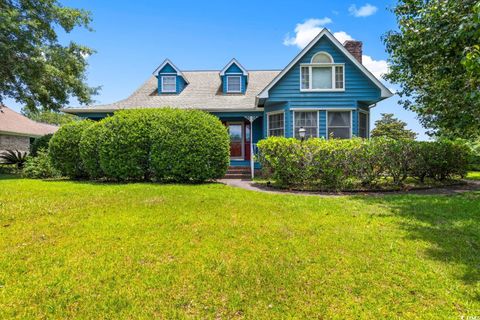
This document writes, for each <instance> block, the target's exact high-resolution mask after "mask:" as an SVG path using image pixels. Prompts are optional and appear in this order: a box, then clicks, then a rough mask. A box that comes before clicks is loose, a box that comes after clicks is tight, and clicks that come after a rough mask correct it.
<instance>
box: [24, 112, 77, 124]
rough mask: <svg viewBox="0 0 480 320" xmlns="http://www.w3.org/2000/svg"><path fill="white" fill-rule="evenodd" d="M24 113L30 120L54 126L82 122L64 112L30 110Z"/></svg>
mask: <svg viewBox="0 0 480 320" xmlns="http://www.w3.org/2000/svg"><path fill="white" fill-rule="evenodd" d="M22 113H23V115H24V116H26V117H27V118H29V119H32V120H35V121H38V122H43V123H48V124H54V125H57V126H62V125H64V124H67V123H70V122H73V121H78V120H80V118H79V117H77V116H74V115H72V114H66V113H63V112H57V111H51V110H47V111H44V110H42V111H40V110H39V111H30V110H29V109H23V110H22Z"/></svg>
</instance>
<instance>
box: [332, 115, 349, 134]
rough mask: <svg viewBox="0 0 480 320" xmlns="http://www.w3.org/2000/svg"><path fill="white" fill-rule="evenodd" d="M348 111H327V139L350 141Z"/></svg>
mask: <svg viewBox="0 0 480 320" xmlns="http://www.w3.org/2000/svg"><path fill="white" fill-rule="evenodd" d="M350 116H351V113H350V111H328V137H331V138H339V139H350V137H351V135H350V134H351V121H350Z"/></svg>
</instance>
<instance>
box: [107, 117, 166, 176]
mask: <svg viewBox="0 0 480 320" xmlns="http://www.w3.org/2000/svg"><path fill="white" fill-rule="evenodd" d="M169 111H170V109H135V110H124V111H120V112H116V113H115V115H114V116H112V117H108V118H105V119H104V120H102V121H101V123H102V126H103V127H104V128H103V139H102V141H101V143H100V145H99V156H100V166H101V169H102V170H103V172H104V174H105V176H106V177H107V178H111V179H116V180H148V179H150V178H151V172H150V146H151V140H150V133H151V131H152V123H153V122H154V121H155V119H157V121H161V120H159V119H160V117H161V115H162V114H163V113H166V112H169Z"/></svg>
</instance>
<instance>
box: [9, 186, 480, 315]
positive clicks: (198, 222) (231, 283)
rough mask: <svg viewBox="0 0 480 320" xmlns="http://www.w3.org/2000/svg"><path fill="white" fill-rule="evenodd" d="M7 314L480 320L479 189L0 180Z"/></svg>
mask: <svg viewBox="0 0 480 320" xmlns="http://www.w3.org/2000/svg"><path fill="white" fill-rule="evenodd" d="M0 253H1V256H0V319H9V318H18V319H55V318H57V319H66V318H69V319H87V318H88V319H102V318H103V319H105V318H108V319H137V318H145V319H149V318H154V317H155V318H165V319H172V318H212V319H230V318H239V319H240V318H247V319H274V318H284V319H285V318H289V319H293V318H310V319H311V318H315V319H318V318H325V319H330V318H342V319H343V318H347V319H354V318H363V319H379V318H390V319H394V318H427V319H442V318H448V319H460V317H461V316H465V318H466V317H467V316H480V193H469V194H463V195H456V196H420V195H407V196H405V195H398V196H395V195H391V196H386V197H379V196H371V197H316V196H295V195H274V194H265V193H256V192H250V191H246V190H240V189H234V188H230V187H226V186H223V185H219V184H207V185H197V186H179V185H155V184H128V185H115V184H91V183H80V182H69V181H63V182H62V181H59V182H48V181H43V182H42V181H35V180H22V179H14V178H11V179H6V178H5V179H3V180H0Z"/></svg>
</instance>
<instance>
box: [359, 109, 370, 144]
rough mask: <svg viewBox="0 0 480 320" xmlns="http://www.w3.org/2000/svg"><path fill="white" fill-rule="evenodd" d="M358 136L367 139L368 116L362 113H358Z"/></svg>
mask: <svg viewBox="0 0 480 320" xmlns="http://www.w3.org/2000/svg"><path fill="white" fill-rule="evenodd" d="M358 136H359V137H360V138H368V115H367V114H366V113H364V112H359V113H358Z"/></svg>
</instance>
